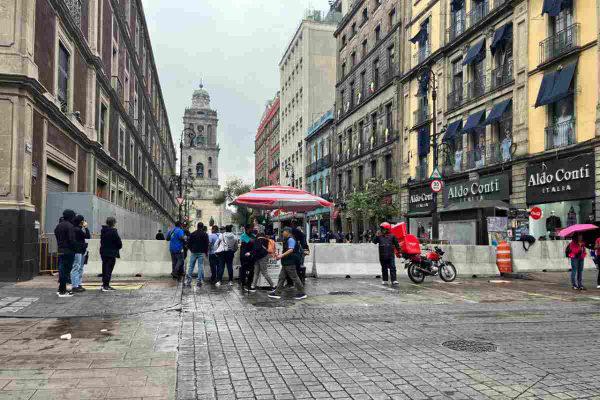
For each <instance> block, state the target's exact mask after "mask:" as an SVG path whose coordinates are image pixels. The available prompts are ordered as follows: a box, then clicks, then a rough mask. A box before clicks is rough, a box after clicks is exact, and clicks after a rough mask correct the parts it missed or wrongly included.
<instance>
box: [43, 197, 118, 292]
mask: <svg viewBox="0 0 600 400" xmlns="http://www.w3.org/2000/svg"><path fill="white" fill-rule="evenodd" d="M116 223H117V221H116V220H115V218H113V217H108V218H107V219H106V225H104V226H103V227H102V230H101V233H100V257H101V258H102V286H101V287H100V290H101V291H103V292H107V291H112V290H115V289H114V288H112V287H111V286H110V280H111V277H112V271H113V269H114V267H115V262H116V259H117V258H118V257H119V250H120V249H121V248H122V247H123V244H122V243H121V238H120V237H119V233H118V232H117V229H116V228H115V225H116ZM54 236H55V238H56V244H57V251H58V292H57V295H58V297H72V296H73V293H81V292H85V288H84V287H83V270H84V266H85V265H86V264H87V260H88V250H87V249H88V242H87V241H88V239H90V238H91V236H90V231H89V229H88V225H87V222H86V220H85V218H84V217H83V216H82V215H80V214H76V213H75V211H73V210H69V209H67V210H64V211H63V216H62V217H61V218H60V220H59V221H58V225H57V226H56V228H55V229H54ZM68 284H71V290H67V285H68Z"/></svg>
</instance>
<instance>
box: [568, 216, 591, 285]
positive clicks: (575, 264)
mask: <svg viewBox="0 0 600 400" xmlns="http://www.w3.org/2000/svg"><path fill="white" fill-rule="evenodd" d="M595 229H598V227H597V226H596V225H592V224H577V225H572V226H570V227H568V228H565V229H563V230H562V231H560V232H559V236H561V237H570V236H572V237H573V239H572V240H571V242H570V243H569V245H568V246H567V248H566V249H565V254H566V256H567V257H568V258H569V259H570V260H571V285H573V290H585V287H584V286H583V263H584V260H585V256H586V254H587V252H586V250H585V242H584V240H583V232H587V231H591V230H595Z"/></svg>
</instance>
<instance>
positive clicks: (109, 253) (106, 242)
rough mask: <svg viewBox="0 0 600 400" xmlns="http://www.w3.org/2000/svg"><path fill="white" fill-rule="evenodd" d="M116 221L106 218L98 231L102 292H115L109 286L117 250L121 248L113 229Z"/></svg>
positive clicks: (115, 230) (115, 231)
mask: <svg viewBox="0 0 600 400" xmlns="http://www.w3.org/2000/svg"><path fill="white" fill-rule="evenodd" d="M116 224H117V220H116V219H115V218H114V217H108V218H106V225H104V226H102V229H101V230H100V258H101V259H102V287H100V290H101V291H102V292H108V291H111V290H115V289H114V288H113V287H112V286H110V280H111V278H112V273H113V270H114V268H115V264H116V262H117V258H120V257H121V255H120V254H119V250H121V249H122V248H123V243H122V242H121V237H120V236H119V232H117V229H116V228H115V225H116Z"/></svg>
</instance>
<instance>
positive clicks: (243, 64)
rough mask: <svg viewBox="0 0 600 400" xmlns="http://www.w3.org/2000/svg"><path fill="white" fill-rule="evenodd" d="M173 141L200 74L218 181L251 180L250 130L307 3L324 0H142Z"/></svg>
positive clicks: (319, 5) (275, 84)
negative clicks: (210, 111) (212, 122)
mask: <svg viewBox="0 0 600 400" xmlns="http://www.w3.org/2000/svg"><path fill="white" fill-rule="evenodd" d="M143 4H144V12H145V14H146V20H147V23H148V29H149V31H150V38H151V41H152V47H153V51H154V58H155V61H156V64H157V67H158V74H159V79H160V84H161V86H162V91H163V95H164V97H165V102H166V106H167V113H168V115H169V123H170V126H171V132H172V133H173V139H174V141H175V147H176V148H178V147H179V137H180V135H181V130H182V117H183V112H184V109H185V107H186V106H189V105H191V97H192V92H193V90H194V89H195V88H196V87H198V84H199V83H200V80H202V81H203V83H204V87H205V88H206V89H207V90H208V91H209V93H210V96H211V107H212V108H214V109H216V110H217V111H218V113H219V127H218V140H219V144H220V146H221V155H220V157H219V163H220V164H219V174H220V183H221V184H223V183H224V182H225V180H226V179H227V178H228V177H232V176H239V177H241V178H243V179H245V180H247V181H248V182H253V181H254V136H255V134H256V128H257V127H258V123H259V120H260V117H261V116H262V113H263V111H264V107H265V103H266V101H267V100H268V99H270V98H272V97H273V96H274V95H275V93H276V92H277V90H278V88H279V70H278V66H277V65H278V63H279V60H280V58H281V56H282V55H283V52H284V51H285V47H286V46H287V44H288V42H289V40H290V39H291V38H292V36H293V34H294V33H295V31H296V29H297V28H298V24H299V23H300V21H301V18H302V16H303V15H304V11H305V10H306V9H307V8H309V7H310V8H316V9H320V10H323V11H325V10H327V9H328V2H327V0H311V1H309V0H143Z"/></svg>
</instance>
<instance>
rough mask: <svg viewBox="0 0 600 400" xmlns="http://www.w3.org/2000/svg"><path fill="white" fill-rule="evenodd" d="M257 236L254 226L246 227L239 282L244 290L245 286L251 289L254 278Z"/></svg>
mask: <svg viewBox="0 0 600 400" xmlns="http://www.w3.org/2000/svg"><path fill="white" fill-rule="evenodd" d="M255 240H256V235H255V234H254V225H250V224H248V225H246V226H245V227H244V233H243V234H242V236H241V237H240V263H241V268H240V277H239V282H240V285H241V287H242V289H244V287H245V286H247V287H248V288H250V285H251V283H252V279H253V277H254V257H253V249H254V242H255Z"/></svg>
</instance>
